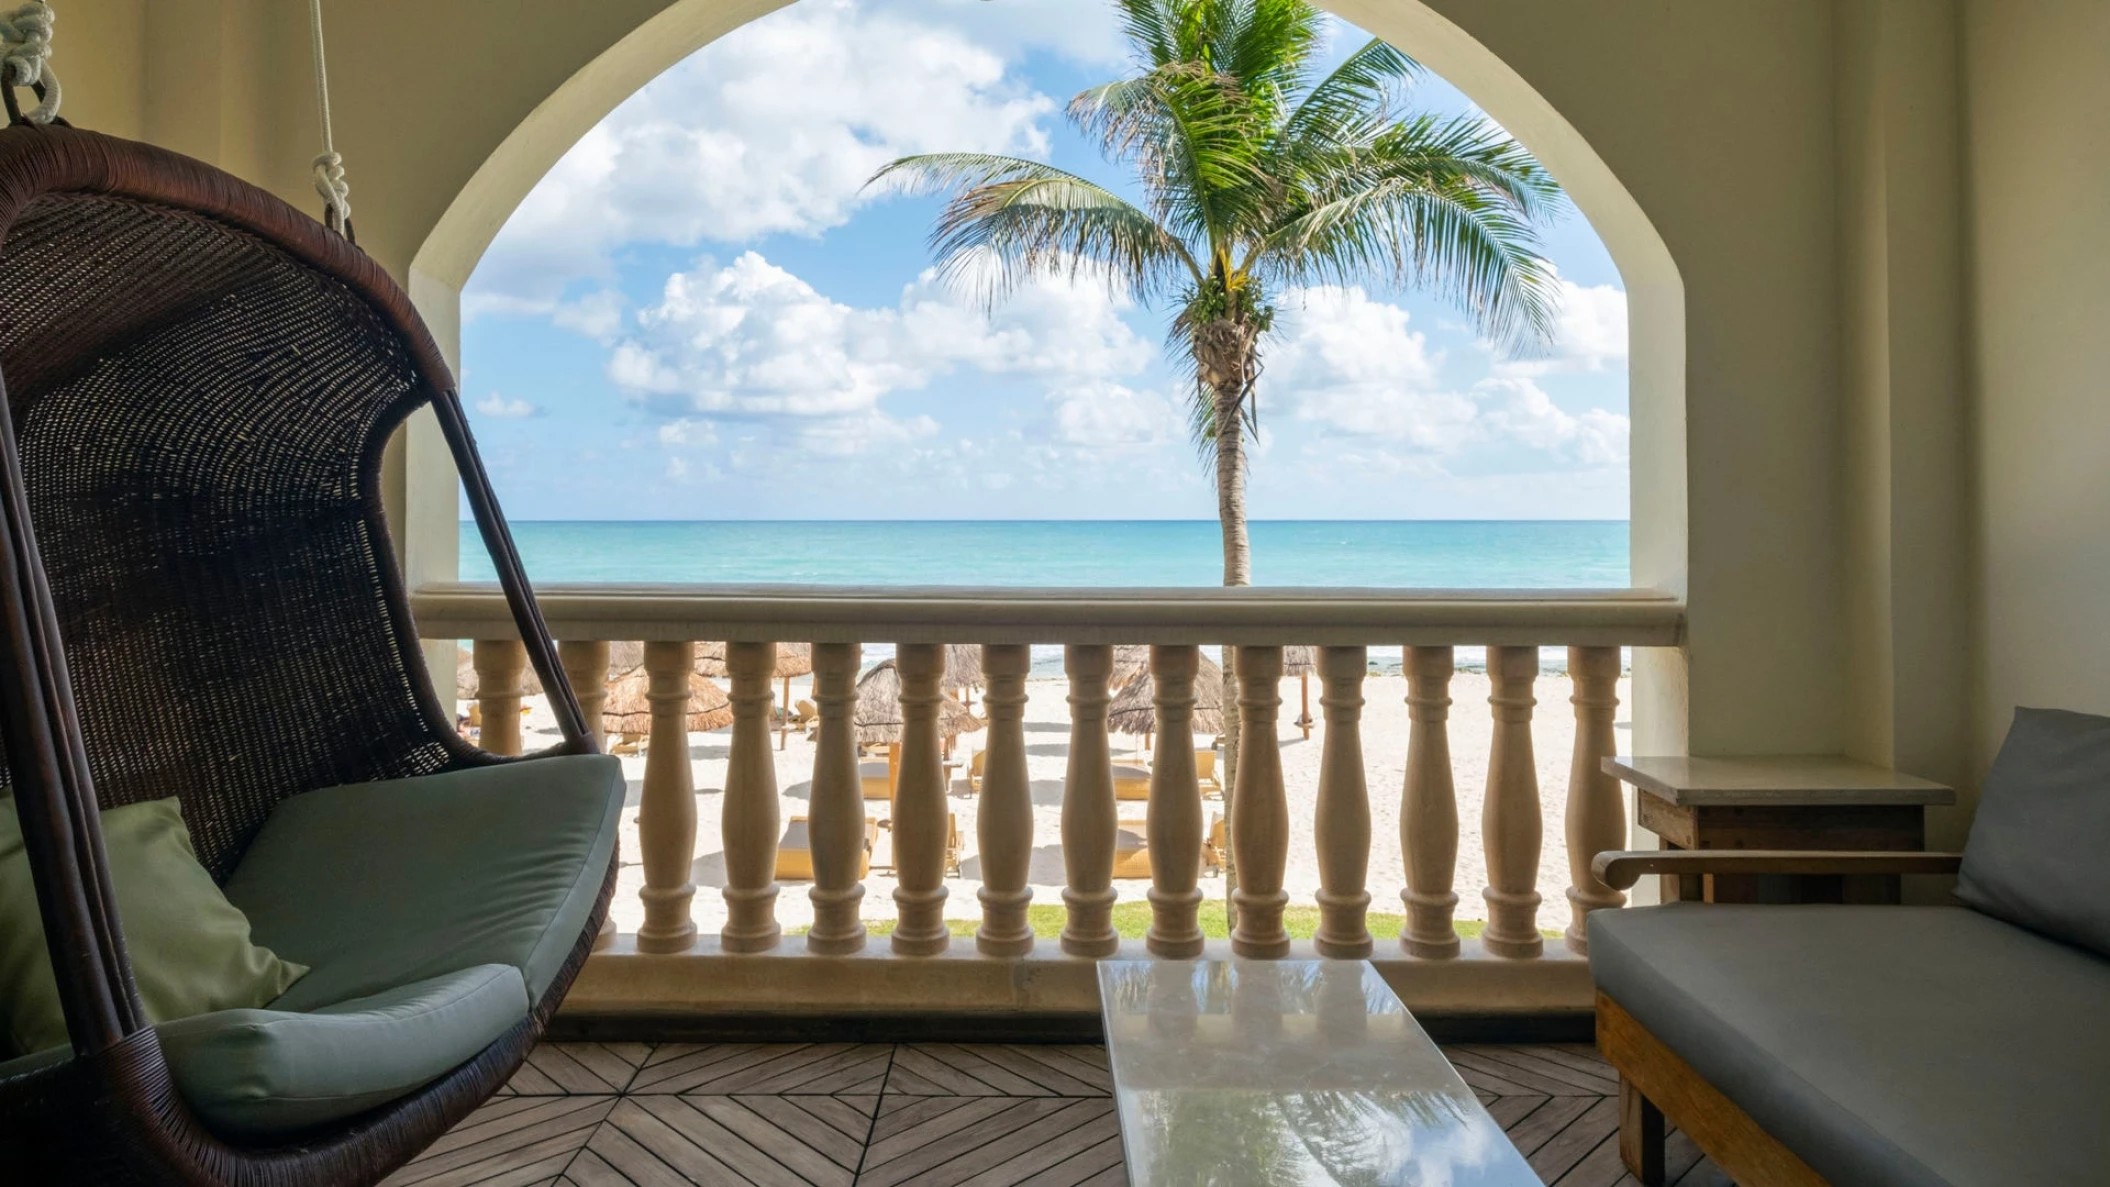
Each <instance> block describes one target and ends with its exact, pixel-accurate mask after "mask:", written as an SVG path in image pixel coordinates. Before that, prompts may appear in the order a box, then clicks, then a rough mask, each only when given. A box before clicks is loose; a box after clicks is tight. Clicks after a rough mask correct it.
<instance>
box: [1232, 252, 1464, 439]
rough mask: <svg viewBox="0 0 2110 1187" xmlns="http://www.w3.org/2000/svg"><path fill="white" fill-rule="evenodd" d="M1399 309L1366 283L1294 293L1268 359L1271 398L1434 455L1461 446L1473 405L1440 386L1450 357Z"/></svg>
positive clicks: (1331, 426)
mask: <svg viewBox="0 0 2110 1187" xmlns="http://www.w3.org/2000/svg"><path fill="white" fill-rule="evenodd" d="M1410 320H1411V319H1410V316H1409V314H1408V313H1407V311H1406V310H1404V309H1402V308H1400V307H1399V306H1397V305H1391V304H1387V303H1385V302H1382V301H1375V300H1372V299H1371V298H1370V295H1369V294H1368V293H1366V292H1365V291H1364V290H1362V289H1361V288H1336V287H1330V286H1329V287H1319V288H1310V289H1302V290H1294V291H1293V292H1292V293H1290V294H1289V295H1288V296H1287V297H1286V298H1285V300H1284V301H1283V321H1282V325H1281V326H1280V328H1279V331H1278V334H1277V337H1276V340H1275V341H1274V342H1273V343H1272V344H1270V346H1269V347H1267V348H1266V349H1267V354H1266V355H1265V356H1264V358H1265V360H1266V363H1267V371H1266V373H1265V375H1264V376H1263V378H1262V380H1261V384H1262V388H1261V392H1262V397H1261V398H1262V400H1263V401H1265V400H1266V399H1267V393H1269V392H1281V393H1284V394H1286V395H1288V396H1289V397H1290V399H1291V400H1292V401H1293V406H1294V409H1295V416H1296V418H1297V419H1298V420H1302V421H1311V422H1315V423H1317V424H1318V425H1319V426H1321V427H1322V428H1324V429H1328V430H1331V431H1333V432H1337V433H1342V434H1346V435H1350V436H1357V437H1382V438H1385V439H1387V440H1390V441H1394V442H1397V443H1399V444H1401V445H1405V446H1409V447H1412V448H1415V449H1420V450H1428V451H1444V450H1449V449H1454V448H1456V447H1457V446H1458V445H1460V444H1462V443H1463V442H1464V441H1466V440H1467V439H1469V438H1470V437H1471V435H1472V432H1473V418H1474V415H1475V409H1474V406H1473V402H1472V401H1471V400H1470V399H1468V398H1466V397H1463V396H1460V395H1457V394H1455V393H1447V392H1442V391H1438V390H1436V388H1437V383H1438V366H1439V363H1440V359H1441V356H1440V355H1435V356H1432V355H1431V353H1430V351H1429V346H1428V338H1427V337H1426V336H1425V335H1424V334H1422V333H1421V332H1420V331H1418V330H1412V329H1409V328H1408V323H1409V321H1410Z"/></svg>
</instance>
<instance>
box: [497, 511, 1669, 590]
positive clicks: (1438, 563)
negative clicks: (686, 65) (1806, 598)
mask: <svg viewBox="0 0 2110 1187" xmlns="http://www.w3.org/2000/svg"><path fill="white" fill-rule="evenodd" d="M512 526H513V538H514V540H515V542H516V543H517V544H518V545H519V548H520V554H521V557H522V559H523V561H524V562H525V564H526V565H527V571H528V577H529V578H530V579H532V580H534V581H542V582H551V583H555V582H573V581H628V582H709V583H731V584H778V583H790V584H819V585H985V586H986V585H1011V586H1021V585H1024V586H1033V585H1038V586H1124V585H1125V586H1169V585H1216V584H1218V583H1220V582H1221V581H1222V580H1223V559H1222V558H1223V552H1222V543H1221V537H1220V536H1219V534H1218V531H1217V526H1216V524H1215V522H1214V521H1208V520H1133V521H1118V520H1003V521H990V520H963V521H935V522H932V521H915V522H889V521H804V520H773V521H766V522H736V521H692V522H658V521H654V522H630V523H596V522H585V521H564V522H554V521H528V522H521V523H515V524H513V525H512ZM1250 533H1251V537H1252V544H1253V583H1254V584H1255V585H1345V586H1366V587H1390V588H1423V589H1603V588H1620V589H1623V588H1625V587H1626V586H1628V585H1631V584H1632V581H1631V580H1630V579H1629V577H1628V563H1627V535H1628V533H1627V524H1626V522H1625V521H1623V520H1614V521H1605V520H1493V521H1471V520H1367V521H1351V520H1266V521H1262V522H1258V523H1254V524H1252V525H1251V527H1250ZM462 578H463V579H464V580H467V581H490V580H493V578H494V574H493V572H492V569H491V564H490V558H489V557H487V556H486V555H485V554H484V550H483V544H482V541H481V540H479V539H478V538H477V535H476V529H475V526H474V525H472V524H467V523H465V524H463V525H462Z"/></svg>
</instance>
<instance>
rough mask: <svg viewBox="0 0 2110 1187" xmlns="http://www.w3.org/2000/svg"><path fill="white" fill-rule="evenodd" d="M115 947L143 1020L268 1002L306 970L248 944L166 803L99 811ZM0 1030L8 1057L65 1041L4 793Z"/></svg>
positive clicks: (173, 805) (0, 806) (242, 923)
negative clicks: (121, 938)
mask: <svg viewBox="0 0 2110 1187" xmlns="http://www.w3.org/2000/svg"><path fill="white" fill-rule="evenodd" d="M102 825H103V848H104V851H105V852H106V853H107V854H108V856H109V862H110V881H111V884H112V885H113V886H114V887H115V889H116V891H117V911H118V917H119V918H120V919H121V920H122V921H123V923H124V933H125V950H126V952H127V954H128V955H129V956H130V958H131V962H132V976H133V978H134V979H135V980H136V981H137V982H138V984H139V997H140V1000H141V1002H142V1004H144V1005H145V1006H146V1011H147V1017H148V1018H149V1019H150V1020H152V1021H154V1022H167V1021H170V1020H172V1019H176V1018H188V1017H191V1016H192V1015H194V1014H205V1013H210V1012H212V1011H214V1010H236V1009H253V1008H256V1007H259V1006H263V1005H266V1004H268V1003H269V1002H270V1001H272V1000H273V999H274V998H276V997H278V996H279V995H280V994H282V993H284V992H285V991H286V989H287V987H288V986H290V985H292V984H293V982H294V981H296V980H298V979H299V978H300V976H301V975H302V974H303V973H306V972H307V971H308V970H307V968H306V966H304V965H298V964H293V963H290V962H288V961H284V960H280V959H279V958H278V957H277V956H276V955H275V954H273V953H272V952H271V951H270V950H269V949H266V948H259V947H257V946H256V945H254V944H252V943H250V942H249V919H248V917H246V916H244V915H243V914H242V913H241V912H240V911H238V910H236V909H235V907H234V905H233V904H231V903H229V902H228V901H227V896H226V895H224V894H222V893H221V892H220V888H219V886H218V885H216V884H214V882H213V880H212V875H210V874H208V873H206V872H205V867H204V866H202V865H200V864H198V855H197V852H196V851H195V850H194V849H192V848H191V839H190V830H189V829H187V828H185V827H184V825H183V813H182V811H181V809H180V808H179V806H178V804H177V802H176V801H175V800H174V799H165V800H152V801H149V802H147V803H143V804H128V805H126V806H124V807H122V808H112V809H110V810H108V811H106V812H104V813H103V817H102ZM0 1026H4V1027H5V1036H4V1040H5V1045H6V1046H7V1047H8V1048H9V1052H8V1053H12V1054H16V1055H22V1054H28V1053H30V1052H34V1051H42V1050H44V1049H45V1048H47V1047H57V1046H61V1045H63V1044H64V1043H65V1042H66V1041H67V1038H66V1018H65V1015H64V1013H63V1012H62V1011H61V1010H60V1007H59V991H58V983H57V981H56V980H54V978H53V977H52V973H51V957H50V953H49V951H48V950H47V949H46V948H45V945H44V927H43V921H42V920H41V919H40V918H39V916H38V914H37V894H36V886H35V883H34V882H32V881H31V879H30V874H29V857H28V855H27V854H26V853H25V852H24V851H23V848H22V827H21V824H20V822H19V821H18V820H17V819H16V818H15V805H14V800H13V799H12V797H10V798H6V799H0Z"/></svg>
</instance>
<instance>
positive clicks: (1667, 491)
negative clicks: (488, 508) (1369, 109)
mask: <svg viewBox="0 0 2110 1187" xmlns="http://www.w3.org/2000/svg"><path fill="white" fill-rule="evenodd" d="M792 2H794V0H676V2H675V3H672V4H669V5H667V6H666V7H665V8H662V9H661V10H659V11H658V12H657V13H656V14H655V15H653V16H652V17H650V18H649V19H647V20H644V21H642V22H640V23H639V24H638V26H637V27H636V28H635V29H633V30H632V31H631V32H630V33H629V34H628V35H627V36H625V37H623V38H622V39H621V40H619V41H618V42H616V43H615V44H614V45H612V46H611V47H610V48H609V49H607V50H606V51H605V52H603V53H601V54H600V55H599V56H598V57H596V58H594V59H593V60H592V61H590V62H588V63H587V64H586V65H585V66H583V67H582V68H580V69H579V70H578V71H577V72H575V73H574V74H573V75H572V76H571V77H570V78H569V79H567V80H566V81H565V82H564V83H563V84H562V85H561V86H559V87H557V88H556V89H555V90H554V91H552V92H551V93H550V94H549V95H547V96H546V97H544V98H543V99H542V101H541V102H540V103H539V104H538V105H537V106H536V107H535V109H534V110H533V111H532V112H531V113H529V115H528V117H527V118H526V119H524V120H522V121H521V122H520V123H519V124H518V125H517V126H516V127H514V128H513V130H512V131H511V132H510V133H509V134H508V135H507V136H506V137H505V139H504V140H503V141H502V142H501V143H500V144H499V146H498V147H497V149H496V150H495V151H493V152H492V153H491V154H490V155H489V156H488V157H487V158H486V159H485V160H484V162H483V163H482V165H481V166H480V167H479V168H478V169H477V170H476V172H475V173H474V175H473V176H472V177H471V178H470V180H469V182H468V183H467V184H466V185H464V186H463V187H462V189H461V191H460V192H459V193H458V194H457V195H456V196H455V198H454V200H453V202H452V203H450V204H449V206H448V207H447V210H446V212H445V213H444V214H443V215H442V216H441V217H440V219H439V221H438V222H437V223H436V224H435V225H434V227H433V229H432V232H431V233H430V234H429V235H428V236H427V237H426V239H425V241H424V243H423V244H422V246H421V247H420V248H419V250H418V252H417V254H416V256H415V258H414V259H413V261H412V264H411V276H410V292H411V296H412V298H413V299H414V300H415V301H416V302H417V305H418V307H419V309H420V311H421V312H422V313H423V314H424V315H425V318H426V320H427V322H428V323H430V324H431V325H432V327H433V329H434V331H435V333H436V334H437V335H438V336H439V338H440V340H441V344H442V346H443V348H444V349H446V350H447V351H448V352H449V354H450V358H453V356H454V353H455V348H456V344H457V343H458V342H459V326H460V293H461V289H462V287H463V286H464V285H465V284H467V283H468V279H469V276H470V274H471V273H472V272H473V271H474V270H475V268H476V264H477V262H478V260H480V259H481V258H482V256H483V254H484V251H485V250H486V249H487V248H488V247H489V246H490V244H491V241H492V240H493V239H494V238H495V237H496V236H497V234H498V232H499V229H500V228H501V227H503V226H504V224H505V221H506V219H507V218H508V217H509V216H510V215H511V214H512V212H513V210H514V209H515V208H516V207H517V206H519V204H520V203H521V201H522V200H524V199H525V198H526V197H527V194H528V192H529V191H530V190H532V189H533V188H534V186H535V184H536V183H537V182H539V181H540V180H541V179H542V177H543V175H544V174H546V173H547V172H548V171H549V170H550V169H551V168H552V167H553V166H554V165H555V164H556V163H557V161H558V159H559V158H560V157H562V156H563V155H564V153H565V152H566V151H567V150H568V149H570V147H571V146H572V145H573V144H575V143H576V142H577V141H578V140H579V138H580V137H582V136H584V135H585V134H586V133H587V131H589V130H590V129H591V128H592V127H593V126H594V125H595V124H597V123H599V122H600V120H601V119H602V118H603V117H605V116H606V115H607V114H608V113H609V112H611V111H612V110H614V109H615V107H616V106H617V105H618V104H620V103H621V102H622V101H623V100H625V99H627V98H628V97H629V96H630V95H632V94H633V93H635V92H636V91H637V90H638V89H639V88H641V87H643V86H644V85H645V84H646V83H648V82H650V81H651V80H653V79H654V78H657V77H658V76H659V75H660V74H662V73H664V72H665V71H666V70H667V69H669V68H670V67H672V66H673V65H674V64H676V63H677V62H679V61H681V60H682V59H683V58H686V57H687V56H689V55H690V54H692V53H694V52H696V51H697V50H698V49H701V48H702V47H703V46H705V45H708V44H709V43H711V42H712V41H715V40H716V39H718V38H719V37H722V36H724V35H725V34H727V33H729V32H731V31H732V30H734V29H737V28H739V27H741V26H742V25H745V24H747V23H749V22H751V21H753V20H755V19H757V18H759V17H762V16H765V15H767V14H768V13H770V12H773V11H775V10H777V9H779V8H783V7H786V6H787V5H788V4H790V3H792ZM1315 2H1316V3H1318V4H1319V5H1320V6H1321V7H1324V8H1326V9H1328V10H1330V11H1332V12H1334V13H1336V14H1337V15H1339V16H1341V17H1343V18H1344V19H1346V20H1349V21H1351V22H1353V23H1355V24H1356V25H1358V26H1360V27H1361V28H1363V29H1365V30H1367V31H1368V32H1370V33H1372V34H1373V35H1376V36H1378V37H1382V38H1384V39H1385V40H1387V41H1390V42H1392V43H1393V44H1395V45H1398V46H1401V47H1402V48H1405V49H1407V50H1408V51H1409V52H1411V53H1412V54H1413V55H1414V56H1415V57H1416V58H1417V59H1419V60H1420V61H1421V62H1422V63H1423V64H1424V65H1426V66H1428V67H1429V68H1430V69H1431V70H1434V71H1435V72H1436V73H1437V74H1439V75H1441V76H1442V77H1443V78H1444V79H1445V80H1446V81H1448V82H1450V83H1451V84H1452V85H1453V86H1456V87H1457V88H1458V89H1459V90H1460V91H1462V92H1464V93H1465V94H1466V95H1467V96H1468V97H1470V98H1471V99H1472V100H1473V101H1474V102H1475V103H1477V104H1479V105H1480V107H1481V108H1482V109H1483V110H1485V111H1486V112H1487V113H1488V114H1489V116H1491V117H1492V118H1494V119H1495V120H1496V121H1497V122H1499V123H1500V124H1501V125H1502V126H1503V127H1505V128H1507V129H1508V130H1509V131H1510V133H1511V134H1512V135H1514V136H1516V138H1517V139H1518V140H1519V141H1521V142H1522V143H1523V144H1524V145H1525V146H1526V147H1527V148H1529V149H1530V150H1531V151H1532V152H1533V153H1534V154H1535V155H1536V156H1537V157H1538V158H1539V160H1540V161H1541V162H1543V163H1544V164H1545V166H1546V167H1547V169H1548V170H1550V171H1551V172H1552V173H1553V175H1554V177H1555V178H1557V179H1558V180H1559V181H1560V183H1561V185H1562V186H1563V187H1564V188H1565V189H1566V191H1567V193H1568V195H1569V197H1570V198H1571V200H1573V201H1574V203H1575V205H1576V207H1577V208H1578V209H1579V210H1580V211H1581V212H1582V214H1583V215H1584V216H1585V217H1586V218H1588V219H1589V221H1590V224H1591V226H1592V228H1593V229H1594V230H1595V231H1596V232H1597V234H1598V236H1599V237H1600V238H1601V239H1602V240H1603V242H1604V244H1605V247H1606V249H1607V251H1608V252H1609V253H1610V255H1611V257H1612V260H1613V262H1614V263H1615V264H1616V265H1617V266H1618V268H1619V271H1620V275H1621V278H1622V280H1623V282H1624V283H1625V286H1626V291H1627V306H1628V326H1629V329H1628V334H1629V348H1628V349H1629V361H1628V383H1629V395H1628V403H1629V412H1630V417H1631V421H1632V426H1633V428H1632V434H1633V435H1632V446H1631V462H1630V465H1631V492H1632V493H1631V496H1630V498H1631V517H1632V528H1631V530H1632V556H1633V561H1632V566H1633V567H1632V573H1633V583H1634V584H1635V585H1636V586H1641V587H1647V588H1655V589H1663V590H1667V591H1670V592H1673V593H1676V594H1679V595H1681V596H1682V595H1683V594H1684V593H1685V590H1686V587H1687V573H1688V548H1687V539H1688V534H1687V483H1686V414H1685V398H1686V392H1685V374H1686V363H1685V352H1686V329H1685V285H1684V281H1683V280H1682V278H1681V276H1680V274H1679V270H1678V266H1677V264H1676V262H1675V261H1674V260H1673V258H1672V256H1671V253H1670V249H1669V247H1668V246H1667V245H1666V244H1665V242H1664V240H1663V238H1662V236H1661V235H1660V234H1659V233H1658V232H1657V230H1656V228H1655V226H1654V225H1653V223H1651V221H1650V220H1649V218H1648V216H1647V214H1646V213H1645V212H1644V211H1643V209H1642V207H1641V205H1640V203H1639V202H1637V201H1636V200H1635V199H1634V197H1633V195H1632V194H1631V193H1630V192H1629V191H1628V190H1627V187H1626V186H1625V185H1624V184H1623V183H1622V182H1621V181H1620V180H1619V178H1618V177H1617V176H1616V175H1615V174H1614V173H1613V171H1612V169H1611V167H1610V166H1609V165H1607V164H1606V163H1605V161H1604V159H1603V158H1602V157H1600V156H1599V155H1598V153H1597V152H1596V151H1595V150H1594V149H1593V148H1592V147H1591V146H1590V144H1589V142H1588V141H1587V140H1585V139H1584V137H1583V136H1582V134H1581V133H1580V132H1579V131H1578V130H1577V129H1576V128H1575V127H1574V126H1573V125H1572V124H1571V123H1570V122H1569V121H1568V120H1567V119H1566V118H1565V117H1564V116H1562V115H1561V113H1560V112H1559V111H1557V110H1556V109H1555V108H1554V107H1553V105H1552V104H1551V103H1550V102H1549V101H1547V100H1546V98H1545V97H1544V96H1543V95H1541V94H1540V93H1539V91H1538V90H1537V89H1536V88H1534V87H1533V86H1532V85H1531V83H1530V82H1529V81H1527V80H1526V79H1525V78H1524V77H1523V76H1522V75H1521V74H1519V73H1518V72H1517V71H1516V70H1515V69H1514V68H1512V67H1511V66H1510V65H1509V64H1508V63H1506V62H1504V61H1503V60H1502V59H1501V58H1499V57H1497V56H1496V55H1495V54H1494V53H1493V52H1492V51H1491V50H1489V49H1488V48H1487V47H1486V46H1484V45H1482V44H1481V43H1480V42H1479V41H1478V40H1476V39H1475V38H1473V37H1472V36H1471V35H1470V34H1469V33H1467V32H1466V31H1465V30H1464V29H1462V28H1460V27H1459V26H1458V25H1457V24H1455V23H1454V22H1452V21H1451V20H1450V19H1448V18H1447V17H1445V16H1443V15H1442V14H1441V13H1438V12H1437V11H1435V10H1434V9H1432V8H1430V7H1429V6H1428V5H1427V4H1425V3H1423V2H1422V0H1315ZM454 361H456V362H457V364H458V362H459V360H458V358H454ZM428 437H436V433H434V434H424V433H417V432H414V433H413V434H412V439H411V441H410V444H409V448H408V450H407V451H406V470H407V475H406V477H407V483H406V498H405V502H406V512H407V515H408V519H409V522H410V527H409V535H410V536H411V538H412V540H413V541H414V543H413V546H412V552H413V556H412V558H411V563H410V566H409V568H410V570H411V579H412V581H413V583H416V582H418V581H420V580H427V579H433V578H436V577H442V576H451V575H452V574H453V572H454V563H455V547H456V545H455V539H456V537H455V527H454V521H455V517H456V502H455V499H456V496H455V491H454V482H453V472H452V469H451V465H450V464H449V463H448V461H447V459H446V454H445V450H444V448H442V447H440V445H439V443H438V442H437V441H436V440H431V439H427V438H428ZM421 546H422V547H421ZM421 550H422V551H425V552H427V554H428V560H427V561H426V563H424V564H421V563H419V561H418V560H417V559H416V553H417V552H418V551H421ZM1636 663H1637V666H1638V670H1637V671H1636V673H1635V676H1636V679H1635V684H1634V688H1635V698H1636V704H1635V706H1634V722H1635V735H1634V741H1635V744H1636V746H1637V747H1639V748H1641V749H1644V750H1646V751H1648V752H1652V753H1683V752H1684V751H1685V749H1686V707H1685V683H1686V682H1685V674H1684V661H1683V658H1682V655H1680V654H1679V653H1676V652H1672V651H1671V650H1670V649H1661V648H1659V649H1650V650H1647V651H1644V652H1640V653H1637V656H1636Z"/></svg>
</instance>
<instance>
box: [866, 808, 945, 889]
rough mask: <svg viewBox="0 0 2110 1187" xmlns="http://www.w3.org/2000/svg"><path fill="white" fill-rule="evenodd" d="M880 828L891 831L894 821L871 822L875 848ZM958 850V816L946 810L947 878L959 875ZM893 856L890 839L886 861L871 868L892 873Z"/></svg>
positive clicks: (883, 872)
mask: <svg viewBox="0 0 2110 1187" xmlns="http://www.w3.org/2000/svg"><path fill="white" fill-rule="evenodd" d="M880 829H885V830H886V831H887V832H888V833H892V832H893V831H894V822H893V821H892V820H875V821H873V822H872V838H873V846H874V847H875V848H876V846H877V844H878V837H879V830H880ZM960 851H961V845H960V817H959V815H958V814H957V813H953V812H947V813H946V814H945V876H946V877H948V878H957V877H959V876H960ZM893 856H894V854H893V843H892V841H891V839H890V840H889V841H888V844H887V861H886V862H884V863H882V864H878V865H874V866H872V867H871V868H872V869H875V870H877V871H879V872H880V873H882V874H891V873H893V872H894V864H893Z"/></svg>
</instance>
